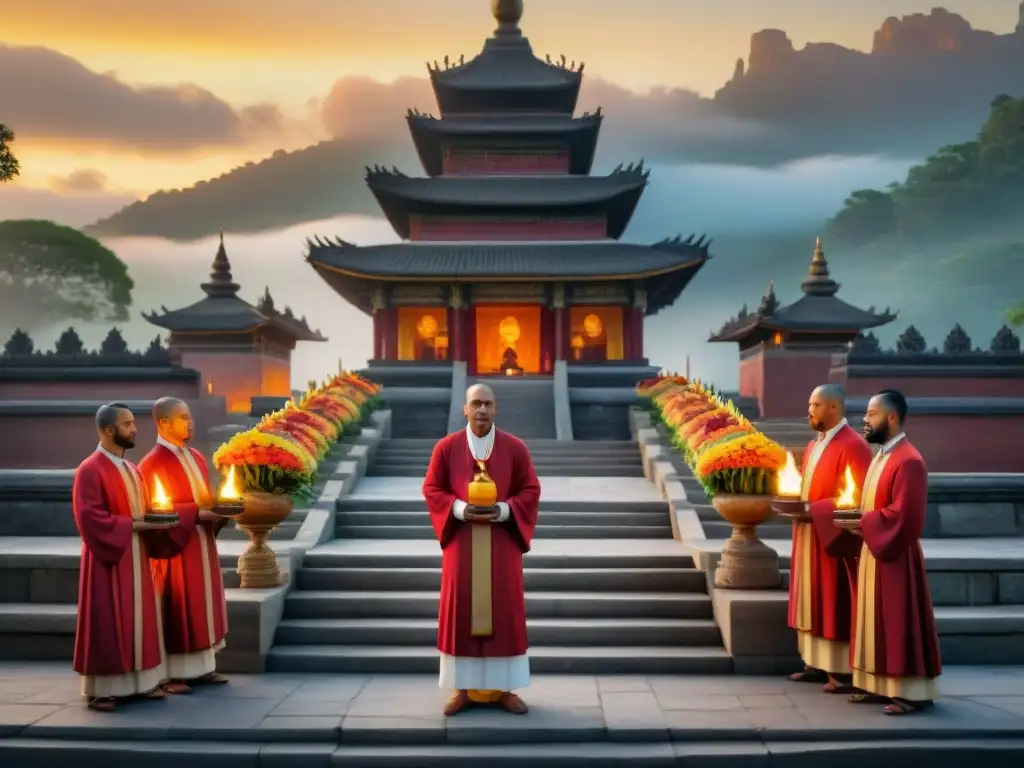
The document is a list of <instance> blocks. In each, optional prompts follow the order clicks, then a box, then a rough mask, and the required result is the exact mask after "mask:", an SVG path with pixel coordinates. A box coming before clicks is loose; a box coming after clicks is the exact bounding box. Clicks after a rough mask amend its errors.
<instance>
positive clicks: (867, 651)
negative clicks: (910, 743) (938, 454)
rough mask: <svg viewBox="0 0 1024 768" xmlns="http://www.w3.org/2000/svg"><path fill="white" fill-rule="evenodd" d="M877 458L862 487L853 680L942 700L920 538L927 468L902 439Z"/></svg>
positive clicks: (874, 689)
mask: <svg viewBox="0 0 1024 768" xmlns="http://www.w3.org/2000/svg"><path fill="white" fill-rule="evenodd" d="M887 447H888V450H883V451H880V452H879V453H878V455H876V457H875V459H874V461H872V463H871V467H870V469H869V470H868V476H867V479H866V480H865V484H864V493H863V496H862V499H863V501H862V504H861V509H863V510H864V516H863V518H862V519H861V534H862V536H863V538H864V544H863V548H862V549H861V554H860V567H859V569H858V590H857V605H856V610H855V611H854V617H853V620H854V634H853V643H852V647H851V651H850V665H851V666H852V667H853V684H854V685H855V686H856V687H857V688H860V689H862V690H864V691H867V692H869V693H873V694H876V695H879V696H888V697H891V698H901V699H906V700H908V701H927V700H934V699H936V698H938V685H937V683H936V680H935V678H937V677H938V676H939V675H941V674H942V661H941V657H940V654H939V637H938V633H937V632H936V630H935V612H934V610H933V608H932V599H931V592H930V591H929V588H928V574H927V572H926V570H925V564H924V553H923V552H922V550H921V535H922V533H923V532H924V524H925V515H926V511H927V506H928V467H927V466H925V463H924V459H922V458H921V454H920V453H918V451H917V449H916V448H915V447H914V446H913V445H911V444H910V441H909V440H907V439H906V438H905V437H901V438H898V439H897V441H896V442H895V444H892V443H890V444H888V445H887Z"/></svg>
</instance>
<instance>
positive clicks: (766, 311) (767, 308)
mask: <svg viewBox="0 0 1024 768" xmlns="http://www.w3.org/2000/svg"><path fill="white" fill-rule="evenodd" d="M778 308H779V299H778V297H777V296H776V295H775V281H774V280H772V281H771V282H770V283H768V290H767V291H765V294H764V296H762V297H761V304H760V306H759V307H758V308H757V314H758V315H760V316H761V317H771V316H772V315H774V314H775V310H777V309H778Z"/></svg>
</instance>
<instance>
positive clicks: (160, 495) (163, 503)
mask: <svg viewBox="0 0 1024 768" xmlns="http://www.w3.org/2000/svg"><path fill="white" fill-rule="evenodd" d="M171 507H172V505H171V497H170V496H168V495H167V491H165V490H164V484H163V483H161V482H160V478H159V477H157V476H156V475H154V476H153V509H155V510H160V511H164V512H166V511H169V510H170V509H171Z"/></svg>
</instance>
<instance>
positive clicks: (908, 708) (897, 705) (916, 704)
mask: <svg viewBox="0 0 1024 768" xmlns="http://www.w3.org/2000/svg"><path fill="white" fill-rule="evenodd" d="M934 706H935V702H934V701H930V700H928V701H910V700H908V699H896V698H894V699H892V703H891V704H889V706H887V707H885V708H884V709H883V710H882V712H884V713H885V714H887V715H912V714H914V713H915V712H923V711H925V710H926V709H931V708H932V707H934Z"/></svg>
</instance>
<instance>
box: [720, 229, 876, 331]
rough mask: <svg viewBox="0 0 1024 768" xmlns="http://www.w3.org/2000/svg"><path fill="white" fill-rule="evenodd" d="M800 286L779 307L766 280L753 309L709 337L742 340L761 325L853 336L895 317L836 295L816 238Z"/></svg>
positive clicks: (772, 328)
mask: <svg viewBox="0 0 1024 768" xmlns="http://www.w3.org/2000/svg"><path fill="white" fill-rule="evenodd" d="M800 288H801V290H802V291H803V293H804V295H803V296H802V297H801V298H800V299H798V300H797V301H795V302H793V303H792V304H789V305H787V306H784V307H782V306H779V301H778V299H777V298H776V296H775V285H774V283H770V284H769V286H768V291H767V292H766V293H765V295H764V297H763V298H762V299H761V304H760V306H759V307H758V308H757V311H756V312H748V311H747V308H746V307H744V308H743V309H742V310H741V311H740V313H739V314H738V315H737V316H736V317H733V318H731V319H730V320H729V321H728V322H726V323H725V325H723V326H722V328H721V329H719V330H718V331H717V332H715V333H712V334H711V337H710V339H709V341H722V342H743V341H745V340H747V339H749V338H751V337H752V336H754V335H756V334H757V333H758V331H759V330H761V329H764V330H768V331H773V332H774V331H788V332H796V333H827V334H839V335H849V336H851V337H853V336H855V335H856V334H858V333H860V332H861V331H865V330H867V329H869V328H877V327H879V326H882V325H885V324H886V323H891V322H892V321H893V320H895V319H896V313H894V312H890V311H889V310H888V309H886V310H885V311H884V312H876V311H875V310H874V307H872V308H870V309H866V310H865V309H859V308H858V307H855V306H853V305H852V304H847V303H846V302H845V301H843V300H842V299H840V298H838V297H837V296H836V293H837V292H838V291H839V283H837V282H836V281H835V280H833V279H832V278H831V276H830V275H829V269H828V261H827V260H826V259H825V252H824V250H823V249H822V247H821V239H820V238H819V239H818V240H817V242H816V243H815V246H814V257H813V259H812V261H811V266H810V270H809V273H808V276H807V278H806V279H805V280H804V281H803V283H801V285H800Z"/></svg>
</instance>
